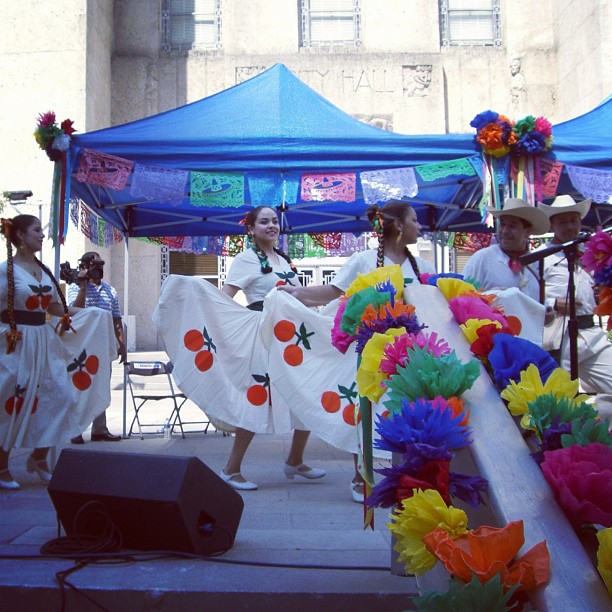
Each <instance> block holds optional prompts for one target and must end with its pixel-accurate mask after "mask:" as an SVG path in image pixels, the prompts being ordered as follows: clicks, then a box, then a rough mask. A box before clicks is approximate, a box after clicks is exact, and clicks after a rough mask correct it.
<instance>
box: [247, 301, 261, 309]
mask: <svg viewBox="0 0 612 612" xmlns="http://www.w3.org/2000/svg"><path fill="white" fill-rule="evenodd" d="M247 308H248V309H249V310H263V300H261V302H251V303H250V304H249V305H248V306H247Z"/></svg>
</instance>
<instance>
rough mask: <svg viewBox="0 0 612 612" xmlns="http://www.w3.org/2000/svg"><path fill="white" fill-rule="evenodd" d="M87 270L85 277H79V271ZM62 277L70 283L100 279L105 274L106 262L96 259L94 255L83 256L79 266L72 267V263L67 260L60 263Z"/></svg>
mask: <svg viewBox="0 0 612 612" xmlns="http://www.w3.org/2000/svg"><path fill="white" fill-rule="evenodd" d="M81 270H87V273H86V274H85V276H84V277H81V278H79V272H80V271H81ZM59 276H60V279H61V280H63V281H65V282H66V283H68V284H71V283H77V284H78V283H80V282H81V281H83V280H85V281H89V280H100V279H102V277H103V276H104V262H103V261H102V260H101V259H97V260H95V261H94V256H93V255H92V256H89V257H82V258H81V260H80V263H79V267H78V268H72V267H71V266H70V263H69V262H67V261H65V262H64V263H63V264H60V274H59Z"/></svg>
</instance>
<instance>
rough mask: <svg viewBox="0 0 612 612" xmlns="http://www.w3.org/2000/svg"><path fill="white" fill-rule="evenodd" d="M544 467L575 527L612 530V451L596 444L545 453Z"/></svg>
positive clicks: (547, 479)
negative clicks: (582, 525) (596, 527)
mask: <svg viewBox="0 0 612 612" xmlns="http://www.w3.org/2000/svg"><path fill="white" fill-rule="evenodd" d="M541 468H542V473H543V474H544V478H546V481H547V482H548V484H549V485H550V488H551V489H552V490H553V492H554V494H555V497H556V498H557V501H558V502H559V505H560V506H561V507H562V508H563V510H564V511H565V514H566V515H567V517H568V518H569V519H570V521H572V523H573V524H574V525H575V526H580V525H581V524H582V523H596V524H599V525H603V526H604V527H612V448H610V447H608V446H604V445H603V444H599V443H597V442H593V443H592V444H589V445H588V446H578V445H574V446H570V447H569V448H561V449H559V450H555V451H546V452H545V453H544V461H543V462H542V465H541Z"/></svg>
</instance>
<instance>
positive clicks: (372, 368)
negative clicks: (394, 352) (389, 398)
mask: <svg viewBox="0 0 612 612" xmlns="http://www.w3.org/2000/svg"><path fill="white" fill-rule="evenodd" d="M405 333H406V329H405V328H404V327H401V328H390V329H388V330H387V331H386V332H385V333H384V334H373V335H372V337H371V338H370V339H369V340H368V341H367V342H366V344H365V346H364V347H363V351H362V353H361V363H360V364H359V369H358V370H357V376H356V378H355V381H356V382H357V389H358V391H359V395H361V396H362V397H367V398H368V399H369V400H370V401H371V402H377V401H378V400H379V399H380V398H381V397H382V395H383V393H384V392H385V389H384V388H383V387H381V385H380V383H381V382H382V381H383V380H386V379H387V378H389V377H388V375H387V374H384V373H383V372H380V370H379V367H380V362H381V361H382V359H383V351H384V349H385V346H387V344H389V342H391V341H392V340H393V338H394V337H395V336H401V335H403V334H405Z"/></svg>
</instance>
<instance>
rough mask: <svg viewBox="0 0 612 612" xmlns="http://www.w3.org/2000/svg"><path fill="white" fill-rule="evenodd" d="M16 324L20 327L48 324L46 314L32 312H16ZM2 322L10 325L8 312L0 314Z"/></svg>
mask: <svg viewBox="0 0 612 612" xmlns="http://www.w3.org/2000/svg"><path fill="white" fill-rule="evenodd" d="M13 314H14V316H15V323H19V325H44V324H45V323H46V322H47V317H46V314H45V313H44V312H30V311H28V310H15V311H14V312H13ZM0 321H2V323H9V317H8V310H3V311H2V312H0Z"/></svg>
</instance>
